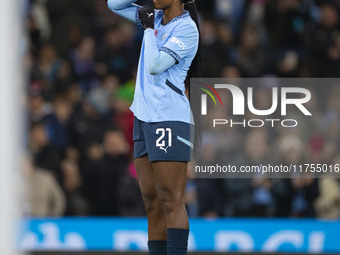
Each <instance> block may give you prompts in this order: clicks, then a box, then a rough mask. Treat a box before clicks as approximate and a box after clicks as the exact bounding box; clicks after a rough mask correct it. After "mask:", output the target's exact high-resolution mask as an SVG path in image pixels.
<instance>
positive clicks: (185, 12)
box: [161, 10, 190, 26]
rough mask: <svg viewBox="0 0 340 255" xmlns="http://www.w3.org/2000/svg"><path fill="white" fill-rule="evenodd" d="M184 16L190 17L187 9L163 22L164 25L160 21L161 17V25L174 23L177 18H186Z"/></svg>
mask: <svg viewBox="0 0 340 255" xmlns="http://www.w3.org/2000/svg"><path fill="white" fill-rule="evenodd" d="M186 17H190V13H189V11H187V10H184V11H183V13H182V14H181V15H179V16H177V17H175V18H173V19H172V20H170V21H169V22H168V23H166V24H164V25H163V24H162V21H163V19H162V21H161V25H162V26H166V25H168V24H171V23H174V22H175V21H177V20H179V19H182V18H186Z"/></svg>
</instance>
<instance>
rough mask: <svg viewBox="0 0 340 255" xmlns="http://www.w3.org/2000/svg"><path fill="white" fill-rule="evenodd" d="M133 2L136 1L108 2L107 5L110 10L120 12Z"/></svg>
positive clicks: (112, 0) (109, 0)
mask: <svg viewBox="0 0 340 255" xmlns="http://www.w3.org/2000/svg"><path fill="white" fill-rule="evenodd" d="M134 2H136V0H108V1H107V5H108V6H109V8H110V9H111V10H122V9H125V8H126V7H128V6H129V5H130V4H132V3H134Z"/></svg>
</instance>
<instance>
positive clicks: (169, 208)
mask: <svg viewBox="0 0 340 255" xmlns="http://www.w3.org/2000/svg"><path fill="white" fill-rule="evenodd" d="M158 198H159V201H160V204H161V206H162V209H163V210H164V213H165V214H168V213H171V212H173V211H176V210H177V209H179V208H181V207H182V204H183V198H182V197H181V196H180V195H179V194H176V193H174V192H171V191H169V190H167V189H159V190H158Z"/></svg>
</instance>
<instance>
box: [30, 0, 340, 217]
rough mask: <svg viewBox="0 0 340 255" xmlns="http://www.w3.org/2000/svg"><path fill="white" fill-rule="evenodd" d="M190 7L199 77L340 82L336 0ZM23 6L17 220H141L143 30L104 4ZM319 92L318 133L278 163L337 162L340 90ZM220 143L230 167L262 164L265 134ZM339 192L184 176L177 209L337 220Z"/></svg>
mask: <svg viewBox="0 0 340 255" xmlns="http://www.w3.org/2000/svg"><path fill="white" fill-rule="evenodd" d="M196 3H197V6H198V9H199V12H200V24H201V26H200V30H201V41H202V63H203V77H226V78H235V77H245V78H246V77H264V76H271V77H285V78H287V77H338V76H339V75H338V70H340V16H339V15H340V1H337V0H333V1H331V0H327V1H326V0H214V1H213V0H196ZM27 8H28V14H29V15H28V17H27V27H28V48H29V51H28V54H27V58H26V61H25V66H26V70H27V72H28V76H29V83H28V86H27V94H28V108H27V117H28V123H29V127H28V139H27V144H28V147H29V151H30V155H31V156H30V157H28V160H27V167H26V168H25V170H26V171H25V175H26V179H27V182H28V185H26V186H27V192H25V195H26V197H27V199H26V201H27V203H26V205H25V213H26V214H27V215H30V216H38V217H39V216H63V215H65V216H86V215H95V216H143V215H145V212H144V208H143V203H142V200H141V195H140V191H139V188H138V183H137V179H136V171H135V168H134V165H133V160H132V150H133V142H132V128H133V118H134V117H133V115H132V113H131V112H130V111H129V106H130V104H131V102H132V100H133V93H134V82H135V75H136V69H137V64H138V58H139V51H140V45H141V39H142V36H143V31H141V30H138V28H137V27H136V26H135V25H134V24H132V23H130V22H128V21H126V20H124V19H122V18H120V17H119V16H117V15H115V14H113V13H112V12H110V11H109V10H108V8H107V3H106V0H58V1H55V0H31V1H29V4H28V6H27ZM319 90H320V88H315V91H314V92H315V93H319ZM321 90H322V89H321ZM323 94H325V98H322V99H323V100H324V102H323V104H321V103H320V104H318V103H315V104H316V105H315V107H316V108H318V107H320V111H319V112H320V115H322V116H321V117H320V118H323V125H321V123H320V125H316V126H318V128H316V129H313V130H311V129H308V132H307V131H306V130H305V129H304V130H302V131H301V132H302V133H301V134H283V135H282V136H280V137H279V138H280V141H279V142H277V143H276V144H278V145H277V149H278V150H279V151H280V153H281V154H280V155H282V158H281V161H282V160H283V161H285V162H300V161H301V158H302V157H307V158H308V159H310V160H311V162H313V163H316V162H317V163H319V162H321V163H323V162H326V163H330V162H333V163H336V162H337V163H340V153H339V142H340V140H339V139H340V137H339V135H340V100H339V98H340V84H339V86H333V87H332V88H330V90H329V91H328V92H327V93H323ZM263 100H264V101H265V97H263ZM320 118H319V119H317V120H320ZM305 125H306V126H308V123H305ZM229 138H230V139H229V140H228V141H229V142H228V143H227V145H226V146H227V147H228V146H229V147H228V148H233V149H230V150H229V151H228V152H227V153H229V154H228V155H229V157H230V160H233V161H235V162H236V161H237V162H248V163H251V164H257V163H259V162H269V159H270V158H271V156H272V155H271V153H272V151H271V145H272V142H271V139H270V134H268V132H264V131H262V130H251V131H249V132H247V134H246V135H244V136H242V137H241V135H240V134H231V135H230V137H229ZM238 138H239V139H238ZM237 139H238V140H237ZM241 144H243V146H244V148H241ZM228 148H226V150H228ZM306 148H308V150H306ZM306 151H307V153H306V154H308V155H305V152H306ZM339 187H340V186H339V183H338V180H337V179H334V178H324V179H314V178H304V179H264V178H259V179H256V178H254V179H238V180H233V179H225V180H222V179H209V180H189V181H188V185H187V195H186V201H187V207H188V212H189V215H190V216H193V217H197V216H204V217H219V216H228V217H248V216H256V217H321V218H339V217H340V189H339Z"/></svg>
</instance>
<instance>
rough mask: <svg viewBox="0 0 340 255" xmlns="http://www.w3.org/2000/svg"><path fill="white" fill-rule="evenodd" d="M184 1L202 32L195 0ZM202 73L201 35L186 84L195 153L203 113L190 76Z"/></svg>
mask: <svg viewBox="0 0 340 255" xmlns="http://www.w3.org/2000/svg"><path fill="white" fill-rule="evenodd" d="M181 1H182V3H184V9H185V10H187V11H189V13H190V16H191V19H192V20H193V21H194V22H195V23H196V26H197V29H198V33H199V34H200V28H199V22H198V14H197V8H196V3H195V0H181ZM201 75H202V61H201V37H199V41H198V50H197V53H196V56H195V58H194V59H193V61H192V63H191V66H190V69H189V71H188V74H187V77H186V80H185V86H186V87H187V90H188V97H189V100H190V105H191V110H192V113H193V117H194V121H195V131H194V136H193V139H194V154H197V153H198V151H199V148H200V144H201V131H200V128H201V127H200V126H201V115H200V111H199V109H200V107H199V105H200V101H199V98H190V78H200V77H201Z"/></svg>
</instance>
